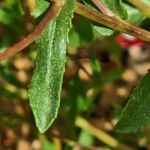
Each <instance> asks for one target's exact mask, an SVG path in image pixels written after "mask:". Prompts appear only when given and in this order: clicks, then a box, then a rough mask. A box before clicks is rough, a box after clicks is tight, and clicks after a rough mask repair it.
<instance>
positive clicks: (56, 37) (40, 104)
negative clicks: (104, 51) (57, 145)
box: [29, 0, 75, 133]
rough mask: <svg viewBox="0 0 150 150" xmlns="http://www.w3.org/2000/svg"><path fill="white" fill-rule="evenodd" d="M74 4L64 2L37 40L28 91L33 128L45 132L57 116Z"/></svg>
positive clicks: (72, 0)
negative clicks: (34, 61) (55, 16)
mask: <svg viewBox="0 0 150 150" xmlns="http://www.w3.org/2000/svg"><path fill="white" fill-rule="evenodd" d="M74 6H75V0H67V1H66V3H65V6H64V8H63V9H62V10H61V12H60V14H59V15H58V16H57V18H56V19H54V20H53V22H51V23H50V24H49V26H48V27H47V28H46V30H45V31H44V33H43V34H42V35H41V36H40V38H39V39H38V40H37V44H36V47H37V51H38V54H37V62H36V68H35V71H34V75H33V77H32V80H31V84H30V89H29V98H30V105H31V108H32V111H33V114H34V116H35V121H36V125H37V127H38V129H39V131H40V132H41V133H43V132H45V131H46V130H47V129H48V128H49V127H50V125H51V124H52V123H53V121H54V119H55V118H56V116H57V112H58V107H59V105H60V92H61V87H62V79H63V73H64V69H65V61H66V44H67V40H68V33H69V29H70V28H71V18H72V16H73V11H74Z"/></svg>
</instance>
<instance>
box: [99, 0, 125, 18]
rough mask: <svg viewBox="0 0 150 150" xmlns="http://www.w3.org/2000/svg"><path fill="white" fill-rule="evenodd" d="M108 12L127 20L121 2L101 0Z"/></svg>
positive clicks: (118, 0)
mask: <svg viewBox="0 0 150 150" xmlns="http://www.w3.org/2000/svg"><path fill="white" fill-rule="evenodd" d="M101 1H102V2H103V3H104V4H105V5H106V6H107V7H108V8H109V9H110V10H112V11H113V12H114V13H116V14H117V15H118V16H119V17H120V18H122V19H127V18H128V13H127V10H126V8H125V7H124V5H123V2H122V0H113V1H110V0H101Z"/></svg>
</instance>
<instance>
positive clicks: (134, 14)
mask: <svg viewBox="0 0 150 150" xmlns="http://www.w3.org/2000/svg"><path fill="white" fill-rule="evenodd" d="M125 7H126V9H127V10H128V16H129V17H128V19H127V22H129V23H131V24H134V25H139V24H140V23H141V22H142V21H143V20H144V19H145V18H146V17H145V16H144V15H143V14H142V12H141V11H139V10H138V9H136V8H134V7H131V6H129V5H125Z"/></svg>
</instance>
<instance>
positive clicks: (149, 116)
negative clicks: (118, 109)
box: [115, 72, 150, 133]
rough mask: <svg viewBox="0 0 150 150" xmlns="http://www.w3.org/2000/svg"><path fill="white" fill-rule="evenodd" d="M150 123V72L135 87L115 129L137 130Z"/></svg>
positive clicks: (120, 130) (124, 130)
mask: <svg viewBox="0 0 150 150" xmlns="http://www.w3.org/2000/svg"><path fill="white" fill-rule="evenodd" d="M149 123H150V72H148V73H147V74H146V75H145V76H144V77H143V78H142V79H141V81H140V83H139V85H138V86H137V87H136V88H135V90H134V92H133V94H132V95H131V97H130V100H129V102H128V104H127V105H126V107H125V109H124V111H123V113H122V115H121V118H120V120H119V122H118V123H117V125H116V127H115V130H116V131H119V132H133V133H134V132H137V131H138V130H140V129H142V128H143V127H145V126H147V125H148V124H149Z"/></svg>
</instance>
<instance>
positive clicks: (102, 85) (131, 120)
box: [0, 0, 150, 150]
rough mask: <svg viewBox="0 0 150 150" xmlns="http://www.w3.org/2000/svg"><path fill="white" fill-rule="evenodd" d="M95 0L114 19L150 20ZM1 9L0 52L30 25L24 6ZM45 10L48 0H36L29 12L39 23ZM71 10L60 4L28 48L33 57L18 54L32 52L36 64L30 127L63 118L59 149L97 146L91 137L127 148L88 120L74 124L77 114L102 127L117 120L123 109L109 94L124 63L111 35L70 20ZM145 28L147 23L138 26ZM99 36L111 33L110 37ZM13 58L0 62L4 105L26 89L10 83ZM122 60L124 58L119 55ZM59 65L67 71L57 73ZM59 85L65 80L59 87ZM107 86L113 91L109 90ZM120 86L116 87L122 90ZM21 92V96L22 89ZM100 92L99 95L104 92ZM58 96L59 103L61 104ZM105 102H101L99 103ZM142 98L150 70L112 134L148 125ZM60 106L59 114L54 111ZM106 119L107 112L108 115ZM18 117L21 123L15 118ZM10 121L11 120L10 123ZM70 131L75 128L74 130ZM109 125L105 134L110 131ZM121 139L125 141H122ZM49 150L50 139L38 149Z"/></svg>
mask: <svg viewBox="0 0 150 150" xmlns="http://www.w3.org/2000/svg"><path fill="white" fill-rule="evenodd" d="M101 1H102V3H103V4H104V5H105V6H106V7H108V8H109V9H110V10H111V11H112V12H114V13H115V14H116V16H115V17H116V18H118V19H119V20H121V19H123V21H122V22H129V23H131V24H133V25H136V26H140V25H141V23H143V21H144V20H145V19H147V17H148V16H149V15H146V14H144V13H143V12H142V10H139V9H138V8H136V7H135V6H133V5H131V4H130V3H129V2H127V1H125V0H111V1H110V0H101ZM82 2H83V3H84V4H85V5H86V6H87V7H90V8H92V9H96V10H97V11H99V10H98V9H97V8H96V6H95V5H94V4H93V3H92V2H91V1H90V0H83V1H82ZM144 2H145V3H146V4H150V1H149V0H144ZM0 4H1V3H0ZM3 5H4V6H3ZM2 6H3V7H2V8H0V23H1V25H0V31H2V33H1V34H0V51H3V50H4V49H5V48H7V47H9V46H10V45H11V43H13V42H15V41H17V40H18V39H19V38H20V37H21V38H22V36H24V35H25V34H27V33H28V27H30V25H31V24H30V21H29V20H31V19H30V17H26V16H24V13H25V12H26V9H24V7H23V4H22V3H21V1H19V0H14V1H12V0H4V1H3V3H2ZM50 8H51V2H50V0H37V1H36V8H35V10H34V11H33V12H32V13H31V14H32V16H33V17H34V18H35V20H36V21H37V22H39V20H41V19H42V18H43V16H44V15H45V14H46V12H47V10H49V9H50ZM75 8H76V0H65V4H64V6H63V7H62V9H61V11H60V12H59V14H58V15H57V16H56V17H55V18H53V19H52V21H51V22H50V23H49V24H48V27H46V28H45V29H44V32H43V33H42V34H41V35H40V36H39V37H38V39H37V40H36V43H35V45H34V46H33V47H32V48H31V50H32V52H29V53H28V52H27V53H25V57H28V58H29V59H33V60H34V58H35V55H36V54H37V57H36V60H35V61H36V66H35V70H34V71H33V76H32V79H31V83H30V86H29V90H28V95H29V100H30V106H31V109H32V112H33V114H34V117H35V122H36V125H37V128H38V129H39V131H40V132H41V133H44V132H46V131H47V130H48V128H49V127H51V125H52V124H53V122H54V120H55V119H56V117H58V118H59V117H60V118H61V119H62V118H63V119H62V120H63V121H64V120H65V121H64V122H65V123H66V124H63V123H62V122H63V121H62V122H61V123H60V124H61V125H59V126H63V125H64V126H63V130H64V129H65V132H66V133H67V135H66V137H65V138H66V139H69V140H70V141H67V140H62V141H63V142H64V143H63V144H64V145H67V146H66V149H69V148H70V145H71V146H72V145H75V143H73V142H72V141H71V140H74V139H78V142H79V143H80V144H82V145H83V146H85V147H86V146H87V147H88V146H89V147H90V146H92V145H93V144H94V143H96V144H95V145H97V143H98V142H97V140H95V139H94V137H96V138H97V139H99V140H100V141H101V142H103V143H105V144H106V145H108V147H113V148H116V149H117V148H118V147H117V146H116V145H119V146H120V147H124V149H126V148H127V147H126V146H124V145H122V144H120V143H119V142H120V141H121V140H120V139H121V138H120V137H119V135H118V134H117V133H113V134H112V136H114V137H111V136H110V135H109V136H108V135H107V134H106V133H105V132H103V131H102V132H101V130H98V129H95V128H94V127H93V126H92V125H91V124H89V122H88V121H85V120H84V119H82V118H80V119H76V118H78V116H80V115H81V114H82V115H83V116H84V117H85V118H87V119H89V118H92V116H94V117H93V118H94V119H95V118H96V117H97V116H98V117H97V118H100V119H99V120H101V118H103V119H104V121H102V122H105V126H107V123H108V122H109V125H108V126H109V127H110V126H111V125H112V122H113V120H116V118H117V117H116V116H113V114H115V113H118V112H119V111H120V109H122V105H121V104H122V103H121V102H118V101H117V100H118V99H119V98H118V97H117V98H116V97H115V96H114V95H113V94H116V93H117V92H116V91H114V90H115V89H116V87H117V86H118V85H119V86H120V85H121V86H122V84H124V82H125V81H122V80H123V79H122V74H123V72H124V70H125V69H127V67H128V66H125V65H124V64H123V63H122V58H121V56H122V55H123V50H122V49H121V48H120V47H119V46H117V44H116V36H117V35H118V32H116V31H115V30H114V29H110V28H109V27H106V26H104V25H102V24H98V23H96V22H92V21H90V20H89V19H87V18H84V17H83V16H82V17H81V16H79V15H75V17H73V16H74V15H73V14H74V12H75ZM26 15H27V16H28V15H29V14H26ZM32 23H33V22H32ZM72 24H73V25H72ZM28 25H29V26H28ZM144 26H148V25H147V24H146V23H144ZM148 27H149V26H148ZM30 30H31V29H29V31H30ZM105 36H110V38H109V37H107V38H106V37H105ZM66 51H67V52H66ZM67 54H68V55H67ZM26 55H27V56H26ZM106 56H107V57H106ZM18 57H20V56H16V58H14V59H12V60H11V59H10V60H8V61H6V62H4V63H2V64H1V65H0V94H1V95H3V96H4V97H5V98H6V99H9V101H11V100H12V99H13V98H16V97H17V98H19V99H24V97H25V96H24V95H26V92H25V94H23V95H21V94H22V93H21V92H20V91H21V90H22V89H23V88H24V87H26V85H27V84H28V83H25V84H26V85H22V83H21V82H20V81H19V80H18V78H17V77H18V74H17V73H16V72H17V69H18V68H17V69H16V68H15V59H17V58H18ZM123 57H125V56H124V55H123ZM103 59H104V60H103ZM126 59H127V58H126ZM33 60H32V61H33ZM66 60H68V61H66ZM66 62H67V63H66ZM11 63H12V64H11ZM69 65H70V66H71V65H72V66H73V67H71V69H70V70H69V69H68V68H69V67H68V66H69ZM65 67H66V74H65V76H64V72H65ZM32 69H33V68H31V70H32ZM18 70H19V69H18ZM20 70H21V71H20V72H21V73H22V72H23V73H24V72H25V71H26V72H27V74H29V72H31V70H26V69H20ZM68 70H69V71H68ZM14 72H15V73H14ZM16 74H17V75H16ZM70 74H71V75H70ZM29 75H30V74H29ZM16 76H17V77H16ZM62 83H64V85H63V86H62ZM111 86H113V88H112V89H111ZM62 87H63V88H62ZM129 87H130V86H129ZM120 89H121V90H122V87H121V88H120ZM120 89H119V90H120ZM24 90H25V91H27V89H23V91H24ZM105 90H106V93H103V92H104V91H105ZM119 90H118V91H119ZM123 90H124V89H123ZM110 91H113V94H112V95H111V94H110V95H109V92H110ZM123 92H124V91H123ZM61 93H62V95H61ZM121 94H122V93H121ZM123 94H124V93H123ZM125 94H126V93H125ZM2 99H3V98H2ZM61 99H62V101H60V100H61ZM104 99H106V101H107V100H108V101H107V102H104ZM112 101H113V102H112ZM116 101H117V102H116ZM149 101H150V73H149V72H148V73H147V74H146V75H145V76H144V77H143V78H142V79H141V81H140V83H139V84H138V85H137V87H136V88H135V89H134V91H133V93H132V94H131V96H130V99H129V102H128V104H127V105H126V107H125V109H124V110H123V113H122V114H121V117H120V120H119V122H118V123H117V125H116V127H115V129H116V131H119V132H125V133H127V132H137V131H139V130H140V129H143V128H144V127H145V126H148V125H149V123H150V119H149V118H150V111H149V109H150V102H149ZM7 103H8V102H7ZM107 103H109V104H108V106H105V105H107ZM4 104H5V103H4ZM60 105H61V107H60V113H58V110H59V106H60ZM101 105H102V106H101ZM109 105H111V106H109ZM16 108H18V107H16ZM114 109H115V110H114ZM18 110H20V109H18ZM18 110H17V111H18ZM17 111H16V112H17ZM114 112H115V113H114ZM109 113H110V114H109ZM119 113H120V112H119ZM10 114H11V113H10ZM106 114H108V116H107V117H106V116H105V115H106ZM6 115H7V113H6ZM6 115H5V110H4V112H3V110H2V111H1V110H0V116H2V117H0V121H2V124H7V122H8V120H9V117H5V116H6ZM30 115H31V114H30ZM30 115H29V116H30ZM3 116H4V117H3ZM99 116H100V117H99ZM118 116H119V115H118ZM105 117H106V118H105ZM18 118H19V119H18V120H19V121H20V120H21V119H20V116H19V117H18ZM64 118H65V119H64ZM93 118H92V119H93ZM30 119H31V118H30ZM61 119H60V120H61ZM14 120H15V119H14ZM14 120H13V119H12V122H13V121H14ZM22 120H24V118H23V119H22ZM76 120H77V121H76ZM99 120H98V121H99ZM95 122H96V121H95ZM12 124H13V123H12ZM95 124H96V123H95ZM65 125H66V126H67V127H66V126H65ZM31 126H32V124H31ZM76 126H77V127H78V128H80V130H77V128H76ZM56 128H57V126H56ZM110 128H111V127H110ZM110 128H109V130H111V129H110ZM85 129H86V130H85ZM106 130H107V129H106ZM34 132H35V131H34ZM63 132H64V131H63ZM111 132H113V131H111ZM116 134H117V135H116ZM103 137H105V138H106V139H105V138H103ZM108 139H109V140H108ZM122 139H123V140H124V141H125V138H124V137H122ZM41 141H43V139H42V140H41ZM62 141H61V142H62ZM95 141H96V142H95ZM101 142H100V144H101ZM121 142H122V141H121ZM137 142H138V143H140V142H139V141H137ZM116 143H117V144H116ZM54 147H55V145H54V143H53V142H49V139H47V138H45V139H44V141H43V147H42V148H43V150H47V149H54ZM129 149H130V148H129ZM126 150H128V148H127V149H126Z"/></svg>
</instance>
